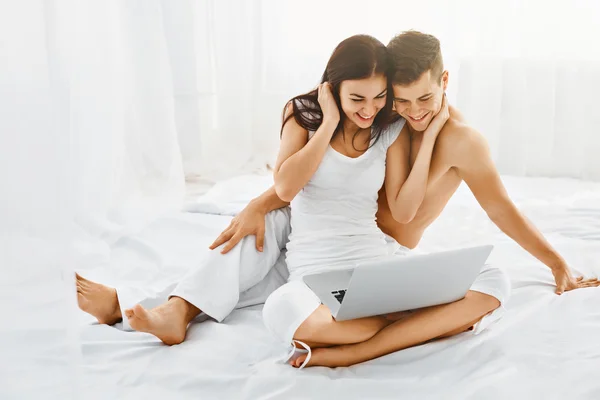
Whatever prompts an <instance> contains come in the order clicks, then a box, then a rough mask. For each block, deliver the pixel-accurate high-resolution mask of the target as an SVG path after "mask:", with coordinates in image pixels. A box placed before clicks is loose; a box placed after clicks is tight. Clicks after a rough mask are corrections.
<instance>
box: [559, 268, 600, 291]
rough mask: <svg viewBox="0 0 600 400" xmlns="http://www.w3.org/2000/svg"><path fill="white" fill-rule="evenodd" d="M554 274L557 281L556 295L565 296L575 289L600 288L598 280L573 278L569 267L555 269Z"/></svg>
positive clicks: (581, 277)
mask: <svg viewBox="0 0 600 400" xmlns="http://www.w3.org/2000/svg"><path fill="white" fill-rule="evenodd" d="M552 274H554V280H555V281H556V294H563V293H564V292H568V291H569V290H573V289H580V288H587V287H596V286H600V281H599V280H598V278H591V279H584V278H583V276H580V277H577V278H575V277H573V275H572V274H571V271H570V270H569V267H567V266H564V267H561V268H558V269H553V270H552Z"/></svg>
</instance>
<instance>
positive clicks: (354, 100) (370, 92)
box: [340, 74, 387, 129]
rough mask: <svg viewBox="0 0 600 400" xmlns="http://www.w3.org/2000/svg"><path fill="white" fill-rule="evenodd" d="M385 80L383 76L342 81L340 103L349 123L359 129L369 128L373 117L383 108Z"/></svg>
mask: <svg viewBox="0 0 600 400" xmlns="http://www.w3.org/2000/svg"><path fill="white" fill-rule="evenodd" d="M386 96H387V79H386V78H385V76H384V75H381V74H380V75H373V76H371V77H369V78H365V79H358V80H348V81H343V82H342V83H341V84H340V103H341V105H342V110H343V111H344V114H346V118H347V119H348V121H349V122H352V123H354V125H356V126H358V127H359V128H361V129H366V128H370V127H371V125H373V121H374V120H375V116H376V115H377V113H378V112H379V111H381V109H382V108H384V107H385V100H386Z"/></svg>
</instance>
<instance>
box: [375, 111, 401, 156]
mask: <svg viewBox="0 0 600 400" xmlns="http://www.w3.org/2000/svg"><path fill="white" fill-rule="evenodd" d="M405 124H406V120H405V119H404V118H402V117H400V116H398V117H397V118H396V119H394V120H393V121H392V122H391V123H390V124H389V125H388V126H387V127H386V128H385V129H383V130H382V131H381V142H382V144H383V146H384V148H385V149H386V150H387V148H388V147H390V146H391V145H392V143H394V142H395V141H396V139H397V138H398V136H399V135H400V132H402V128H404V125H405Z"/></svg>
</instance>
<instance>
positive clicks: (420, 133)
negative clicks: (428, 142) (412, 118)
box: [406, 122, 425, 138]
mask: <svg viewBox="0 0 600 400" xmlns="http://www.w3.org/2000/svg"><path fill="white" fill-rule="evenodd" d="M406 124H407V125H408V133H409V135H410V137H413V138H415V137H420V136H423V133H424V132H425V131H417V130H415V129H414V128H413V127H412V126H411V125H410V124H409V123H408V122H406Z"/></svg>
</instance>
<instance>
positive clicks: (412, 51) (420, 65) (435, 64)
mask: <svg viewBox="0 0 600 400" xmlns="http://www.w3.org/2000/svg"><path fill="white" fill-rule="evenodd" d="M387 48H388V51H389V53H390V56H391V59H392V63H393V68H394V72H393V75H392V84H394V85H409V84H411V83H414V82H416V81H417V80H418V79H419V78H420V77H421V75H423V73H425V72H427V71H429V70H431V76H432V77H433V79H437V80H440V79H441V78H442V72H443V70H444V61H443V60H442V52H441V50H440V41H439V40H438V39H437V38H436V37H435V36H433V35H428V34H426V33H421V32H417V31H406V32H402V33H400V34H399V35H397V36H395V37H394V38H393V39H392V40H391V41H390V43H389V44H388V45H387Z"/></svg>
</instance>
